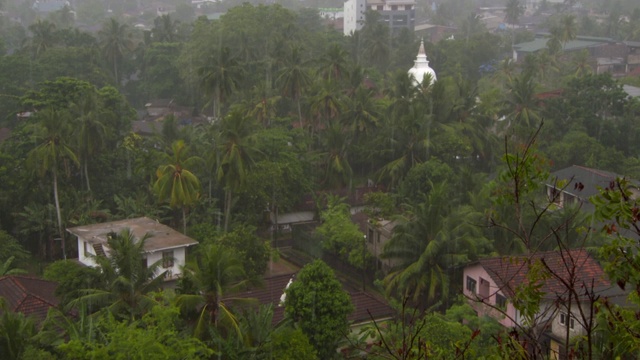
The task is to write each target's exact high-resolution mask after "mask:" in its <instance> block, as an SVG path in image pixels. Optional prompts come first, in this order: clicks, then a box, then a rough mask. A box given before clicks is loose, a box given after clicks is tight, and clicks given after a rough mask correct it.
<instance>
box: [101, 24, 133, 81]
mask: <svg viewBox="0 0 640 360" xmlns="http://www.w3.org/2000/svg"><path fill="white" fill-rule="evenodd" d="M131 37H132V35H131V32H130V31H129V27H128V26H127V24H120V23H119V22H118V20H116V19H115V18H111V19H109V20H108V21H107V22H106V23H105V24H104V25H103V26H102V29H101V30H100V31H99V32H98V39H99V44H100V48H101V49H102V54H103V55H104V57H105V58H106V59H107V61H108V62H109V63H110V64H111V65H112V66H113V77H114V79H115V83H116V86H117V87H120V74H119V73H118V66H119V65H120V62H121V61H122V58H123V57H124V56H125V55H126V54H127V53H129V52H131V51H132V50H133V41H132V40H131Z"/></svg>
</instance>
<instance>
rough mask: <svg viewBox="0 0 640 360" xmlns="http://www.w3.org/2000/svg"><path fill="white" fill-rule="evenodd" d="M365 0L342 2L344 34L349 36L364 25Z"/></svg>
mask: <svg viewBox="0 0 640 360" xmlns="http://www.w3.org/2000/svg"><path fill="white" fill-rule="evenodd" d="M366 7H367V2H366V0H348V1H346V2H345V3H344V27H343V32H344V35H345V36H350V35H351V34H353V33H354V32H356V31H357V30H360V29H362V26H363V25H364V13H365V11H366V10H367V9H366Z"/></svg>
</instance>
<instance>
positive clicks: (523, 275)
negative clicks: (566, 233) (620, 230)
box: [478, 249, 610, 298]
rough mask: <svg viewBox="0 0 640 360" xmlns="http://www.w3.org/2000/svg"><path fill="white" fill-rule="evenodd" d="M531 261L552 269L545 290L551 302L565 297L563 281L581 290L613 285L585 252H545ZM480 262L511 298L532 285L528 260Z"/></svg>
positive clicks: (514, 257) (532, 256) (499, 258)
mask: <svg viewBox="0 0 640 360" xmlns="http://www.w3.org/2000/svg"><path fill="white" fill-rule="evenodd" d="M529 258H530V259H531V263H534V262H536V261H542V262H543V263H544V264H546V265H547V266H548V268H549V269H550V272H548V273H547V275H549V277H548V278H547V279H546V280H544V284H543V286H542V289H541V290H542V291H543V292H544V293H546V297H547V298H556V297H557V296H558V295H562V294H564V293H565V292H566V287H565V285H563V281H565V282H569V281H571V279H572V278H573V280H574V281H575V286H576V287H578V288H579V287H581V286H586V287H587V288H588V289H591V288H592V286H593V288H594V289H596V288H602V287H607V286H609V285H610V284H609V281H608V280H607V279H606V277H605V274H604V272H603V271H602V267H600V265H599V264H598V263H597V262H596V261H595V260H594V259H593V258H592V257H591V256H590V255H589V253H588V252H587V251H586V250H584V249H574V250H567V251H563V252H560V251H549V252H541V253H536V254H533V255H531V256H530V257H529ZM478 262H479V264H480V265H481V266H482V267H483V268H484V269H485V270H486V271H487V272H488V273H489V275H490V276H491V278H492V279H493V281H494V282H495V283H496V285H497V286H498V288H500V289H501V290H502V292H503V293H504V294H505V295H507V296H509V297H511V296H513V294H514V290H515V289H516V288H517V286H518V285H520V284H523V283H526V282H527V281H528V279H527V273H528V272H529V265H528V264H529V262H527V257H525V256H511V257H509V256H504V257H495V258H488V259H481V260H479V261H478ZM573 265H575V266H573ZM574 269H575V270H574ZM572 272H573V273H574V274H573V276H572ZM551 273H552V274H556V276H553V275H551Z"/></svg>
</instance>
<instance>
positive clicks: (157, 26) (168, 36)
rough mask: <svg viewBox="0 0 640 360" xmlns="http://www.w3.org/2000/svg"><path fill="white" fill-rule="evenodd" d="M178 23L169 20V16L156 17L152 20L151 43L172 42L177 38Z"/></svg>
mask: <svg viewBox="0 0 640 360" xmlns="http://www.w3.org/2000/svg"><path fill="white" fill-rule="evenodd" d="M177 26H178V21H177V20H173V19H171V15H168V14H167V15H162V16H158V17H157V18H155V19H154V20H153V29H152V30H151V34H152V36H153V41H157V42H174V41H176V40H177V37H178V28H177Z"/></svg>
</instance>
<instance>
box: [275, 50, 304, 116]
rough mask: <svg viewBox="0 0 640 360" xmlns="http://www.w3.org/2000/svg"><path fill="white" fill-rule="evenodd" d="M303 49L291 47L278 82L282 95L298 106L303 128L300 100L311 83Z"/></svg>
mask: <svg viewBox="0 0 640 360" xmlns="http://www.w3.org/2000/svg"><path fill="white" fill-rule="evenodd" d="M302 52H303V51H302V47H301V46H298V45H292V46H290V47H289V53H288V56H286V57H285V59H284V61H283V64H282V70H281V71H280V75H279V76H278V78H277V79H276V82H277V83H278V84H280V89H282V94H283V95H284V96H287V97H289V98H291V99H292V100H293V101H295V102H296V104H297V106H298V120H299V121H300V127H302V109H301V107H300V98H301V97H302V92H303V91H304V89H305V88H307V86H308V85H309V83H310V82H311V79H310V77H309V74H308V71H307V68H306V65H307V62H305V61H303V59H302Z"/></svg>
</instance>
